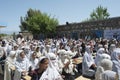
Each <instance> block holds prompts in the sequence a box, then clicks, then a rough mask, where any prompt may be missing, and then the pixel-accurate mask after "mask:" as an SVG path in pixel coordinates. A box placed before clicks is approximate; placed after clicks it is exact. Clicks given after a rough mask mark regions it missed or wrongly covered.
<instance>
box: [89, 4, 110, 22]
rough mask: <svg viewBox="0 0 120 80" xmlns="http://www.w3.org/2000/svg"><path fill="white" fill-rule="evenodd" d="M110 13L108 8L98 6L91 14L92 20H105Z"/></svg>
mask: <svg viewBox="0 0 120 80" xmlns="http://www.w3.org/2000/svg"><path fill="white" fill-rule="evenodd" d="M109 16H110V14H109V13H108V12H107V8H103V7H102V6H98V7H97V8H96V10H93V12H92V13H91V14H90V20H103V19H107V18H109Z"/></svg>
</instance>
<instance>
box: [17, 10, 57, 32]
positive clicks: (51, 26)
mask: <svg viewBox="0 0 120 80" xmlns="http://www.w3.org/2000/svg"><path fill="white" fill-rule="evenodd" d="M20 20H21V21H20V22H21V25H20V26H19V27H20V29H21V31H25V30H27V31H29V32H31V33H32V34H40V33H43V34H49V33H50V32H55V30H56V26H57V25H58V20H57V19H56V18H54V17H51V16H50V15H47V14H46V13H42V12H40V11H39V10H33V9H29V10H28V11H27V15H26V16H25V17H21V18H20Z"/></svg>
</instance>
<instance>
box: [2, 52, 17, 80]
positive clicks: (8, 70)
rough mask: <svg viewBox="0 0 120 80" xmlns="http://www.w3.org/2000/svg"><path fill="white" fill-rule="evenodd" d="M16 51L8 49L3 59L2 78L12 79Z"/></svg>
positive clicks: (5, 79)
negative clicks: (7, 54) (3, 69)
mask: <svg viewBox="0 0 120 80" xmlns="http://www.w3.org/2000/svg"><path fill="white" fill-rule="evenodd" d="M15 61H16V53H15V51H10V53H9V56H8V57H7V58H6V61H5V71H4V80H13V79H12V78H13V72H14V70H15Z"/></svg>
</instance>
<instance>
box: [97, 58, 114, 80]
mask: <svg viewBox="0 0 120 80" xmlns="http://www.w3.org/2000/svg"><path fill="white" fill-rule="evenodd" d="M112 65H113V64H112V61H111V60H109V59H103V60H102V61H101V62H100V65H99V66H98V67H97V71H96V74H95V80H102V76H101V75H102V73H103V72H104V71H106V70H110V71H111V70H112Z"/></svg>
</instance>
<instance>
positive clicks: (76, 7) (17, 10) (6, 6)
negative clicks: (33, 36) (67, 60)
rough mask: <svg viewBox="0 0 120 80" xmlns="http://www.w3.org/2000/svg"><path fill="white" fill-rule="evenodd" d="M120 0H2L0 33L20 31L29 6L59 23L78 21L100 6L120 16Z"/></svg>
mask: <svg viewBox="0 0 120 80" xmlns="http://www.w3.org/2000/svg"><path fill="white" fill-rule="evenodd" d="M119 4H120V0H0V25H3V26H6V28H2V29H0V33H9V32H18V31H20V28H19V25H20V17H21V16H22V17H25V15H26V14H27V11H28V10H29V8H32V9H36V10H40V11H41V12H43V13H47V14H48V15H51V17H55V18H57V19H58V21H59V24H60V25H62V24H66V22H69V23H78V22H81V21H83V20H86V19H87V18H89V17H90V13H91V12H92V11H93V10H95V9H96V8H97V7H98V6H100V5H101V6H103V7H105V8H107V10H108V12H109V13H110V17H120V9H119V8H120V5H119Z"/></svg>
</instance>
